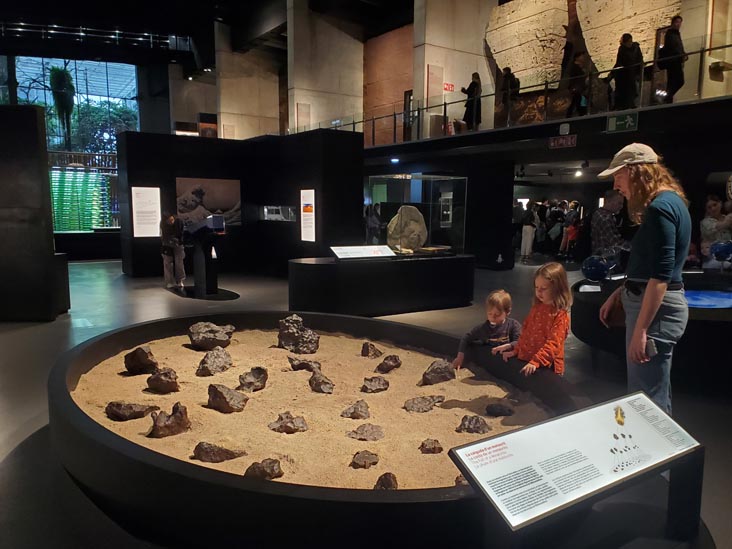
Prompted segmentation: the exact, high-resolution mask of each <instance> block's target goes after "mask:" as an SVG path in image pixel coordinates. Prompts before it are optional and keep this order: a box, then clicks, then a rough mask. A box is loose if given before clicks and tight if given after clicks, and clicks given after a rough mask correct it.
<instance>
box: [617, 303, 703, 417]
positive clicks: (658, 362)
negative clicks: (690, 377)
mask: <svg viewBox="0 0 732 549" xmlns="http://www.w3.org/2000/svg"><path fill="white" fill-rule="evenodd" d="M644 294H645V292H641V293H640V295H635V294H633V293H631V292H629V291H628V290H627V289H623V290H622V291H621V295H622V299H623V308H624V309H625V352H626V357H627V352H628V347H629V346H630V340H631V338H632V337H633V331H634V330H635V325H636V322H637V321H638V314H639V313H640V309H641V304H642V303H643V296H644ZM688 320H689V304H688V303H687V302H686V296H685V294H684V290H677V291H667V292H666V294H665V295H664V297H663V301H662V302H661V306H660V307H659V309H658V312H657V313H656V316H655V317H654V318H653V321H652V322H651V324H650V326H649V327H648V330H647V335H648V338H649V339H653V340H654V342H655V343H656V348H657V349H658V354H657V355H656V356H654V357H653V358H651V360H650V361H649V362H646V363H645V364H637V363H635V362H633V361H631V360H630V359H629V358H626V360H627V364H628V392H631V393H632V392H635V391H643V392H644V393H646V394H647V395H648V396H649V397H650V398H651V400H653V401H654V402H655V403H656V404H658V406H659V407H660V408H661V409H662V410H664V411H665V412H666V413H667V414H669V415H670V414H671V359H672V356H673V351H674V346H675V345H676V343H677V342H678V341H679V339H681V336H682V335H684V330H686V323H687V322H688Z"/></svg>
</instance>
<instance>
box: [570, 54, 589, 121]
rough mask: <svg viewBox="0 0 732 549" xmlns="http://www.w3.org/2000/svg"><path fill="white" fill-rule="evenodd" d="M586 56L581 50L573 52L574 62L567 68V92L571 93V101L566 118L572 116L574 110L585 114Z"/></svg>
mask: <svg viewBox="0 0 732 549" xmlns="http://www.w3.org/2000/svg"><path fill="white" fill-rule="evenodd" d="M586 58H587V55H586V54H585V52H583V51H580V52H577V53H575V54H574V62H573V63H572V66H571V67H570V68H569V93H570V94H571V102H570V103H569V108H568V109H567V118H571V117H572V116H574V113H575V111H576V112H577V114H578V115H579V116H584V115H586V114H587V71H586V70H585V59H586Z"/></svg>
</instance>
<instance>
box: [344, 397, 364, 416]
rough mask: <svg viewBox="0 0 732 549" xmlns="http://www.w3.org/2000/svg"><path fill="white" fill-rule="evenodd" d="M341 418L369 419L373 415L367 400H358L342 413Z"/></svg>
mask: <svg viewBox="0 0 732 549" xmlns="http://www.w3.org/2000/svg"><path fill="white" fill-rule="evenodd" d="M341 417H349V418H351V419H368V418H369V417H371V414H370V413H369V405H368V404H367V403H366V401H365V400H357V401H356V402H355V403H353V404H351V405H350V406H349V407H348V408H346V409H345V410H343V411H342V412H341Z"/></svg>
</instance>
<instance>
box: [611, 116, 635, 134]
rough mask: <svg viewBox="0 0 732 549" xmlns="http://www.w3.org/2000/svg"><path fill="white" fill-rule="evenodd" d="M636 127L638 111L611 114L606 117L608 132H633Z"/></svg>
mask: <svg viewBox="0 0 732 549" xmlns="http://www.w3.org/2000/svg"><path fill="white" fill-rule="evenodd" d="M637 129H638V113H637V112H629V113H626V114H612V115H609V116H608V117H607V131H608V132H634V131H635V130H637Z"/></svg>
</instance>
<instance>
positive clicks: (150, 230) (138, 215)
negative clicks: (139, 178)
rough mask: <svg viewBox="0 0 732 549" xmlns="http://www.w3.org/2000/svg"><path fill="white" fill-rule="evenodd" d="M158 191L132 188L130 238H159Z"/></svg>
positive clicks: (153, 188)
mask: <svg viewBox="0 0 732 549" xmlns="http://www.w3.org/2000/svg"><path fill="white" fill-rule="evenodd" d="M160 218H161V213H160V189H159V188H158V187H132V236H134V237H141V236H142V237H159V236H160Z"/></svg>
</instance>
